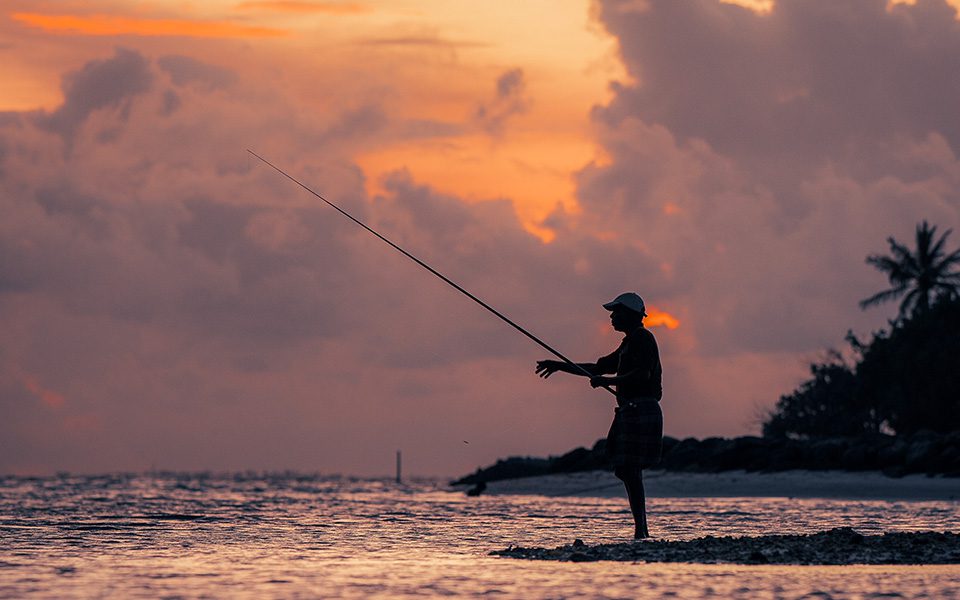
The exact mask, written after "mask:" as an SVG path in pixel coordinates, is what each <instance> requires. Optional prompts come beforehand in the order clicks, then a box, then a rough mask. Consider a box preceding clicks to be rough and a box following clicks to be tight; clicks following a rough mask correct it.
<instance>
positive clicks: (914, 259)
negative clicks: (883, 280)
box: [860, 221, 960, 319]
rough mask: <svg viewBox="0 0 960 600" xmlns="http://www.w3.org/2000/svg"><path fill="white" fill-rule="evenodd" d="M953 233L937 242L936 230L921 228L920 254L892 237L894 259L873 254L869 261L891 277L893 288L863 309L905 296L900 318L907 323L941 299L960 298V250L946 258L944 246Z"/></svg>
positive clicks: (866, 302) (872, 298) (925, 225)
mask: <svg viewBox="0 0 960 600" xmlns="http://www.w3.org/2000/svg"><path fill="white" fill-rule="evenodd" d="M951 231H952V230H950V229H948V230H947V231H946V233H944V234H943V235H942V236H940V239H939V240H937V241H936V242H934V241H933V239H934V236H935V235H936V233H937V228H936V226H933V227H931V226H930V225H929V224H928V223H927V222H926V221H923V222H922V223H920V224H919V225H917V251H916V253H913V252H911V251H910V249H909V248H907V247H906V246H904V245H903V244H901V243H899V242H898V241H897V240H895V239H893V238H892V237H890V238H887V242H888V243H889V244H890V255H889V256H884V255H881V254H873V255H871V256H868V257H867V264H870V265H873V266H874V267H876V268H877V269H878V270H880V271H882V272H884V273H886V274H887V278H888V279H889V280H890V283H891V284H892V286H893V287H891V288H890V289H888V290H884V291H882V292H879V293H877V294H874V295H873V296H870V297H869V298H867V299H865V300H861V301H860V308H863V309H865V308H867V307H868V306H873V305H875V304H880V303H881V302H886V301H888V300H894V299H896V298H899V297H900V296H903V301H902V302H901V303H900V318H901V319H904V318H906V317H908V316H912V315H915V314H918V313H921V312H923V311H926V310H927V309H929V308H930V306H931V305H932V304H933V302H934V301H935V300H936V299H939V298H949V299H957V298H960V271H954V270H953V266H954V265H958V264H960V249H958V250H955V251H953V252H951V253H950V254H948V255H944V250H943V245H944V243H945V242H946V240H947V236H948V235H950V232H951Z"/></svg>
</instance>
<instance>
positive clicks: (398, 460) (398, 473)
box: [397, 450, 400, 483]
mask: <svg viewBox="0 0 960 600" xmlns="http://www.w3.org/2000/svg"><path fill="white" fill-rule="evenodd" d="M397 483H400V451H399V450H397Z"/></svg>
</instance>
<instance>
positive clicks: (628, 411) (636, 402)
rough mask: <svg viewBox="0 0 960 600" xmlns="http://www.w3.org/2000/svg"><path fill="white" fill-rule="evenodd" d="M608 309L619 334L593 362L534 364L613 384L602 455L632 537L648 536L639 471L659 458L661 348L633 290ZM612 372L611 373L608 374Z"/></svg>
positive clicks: (545, 373)
mask: <svg viewBox="0 0 960 600" xmlns="http://www.w3.org/2000/svg"><path fill="white" fill-rule="evenodd" d="M603 307H604V308H605V309H607V310H609V311H610V324H611V325H612V326H613V328H614V330H616V331H619V332H621V333H624V334H625V335H624V338H623V341H622V342H620V346H619V347H618V348H617V349H616V350H614V351H613V352H612V353H610V354H608V355H606V356H603V357H601V358H599V359H597V362H595V363H579V364H577V365H573V364H569V363H565V362H561V361H557V360H541V361H538V362H537V369H536V372H537V374H538V375H540V377H543V378H547V377H550V376H551V375H553V374H554V373H556V372H557V371H563V372H564V373H570V374H572V375H583V376H586V375H588V374H589V375H590V385H592V386H593V387H595V388H596V387H603V386H615V387H616V393H617V407H616V408H615V409H614V417H613V424H612V425H611V426H610V432H609V433H608V434H607V446H606V452H607V456H608V457H609V459H610V460H611V462H612V463H613V465H614V474H615V475H616V476H617V478H618V479H620V480H621V481H623V484H624V486H625V487H626V489H627V498H628V499H629V502H630V511H631V512H632V513H633V522H634V524H635V528H634V534H633V537H634V538H635V539H643V538H648V537H650V531H649V530H648V529H647V509H646V496H645V494H644V491H643V469H647V468H650V467H652V466H654V465H655V464H657V463H658V462H660V454H661V450H662V446H663V413H662V412H661V410H660V398H661V397H662V396H663V388H662V384H661V381H662V374H663V369H662V368H661V366H660V352H659V350H658V349H657V340H656V339H655V338H654V337H653V334H652V333H650V331H649V330H648V329H646V328H644V326H643V318H644V317H645V316H646V315H647V311H646V307H645V306H644V304H643V299H641V298H640V296H638V295H637V294H635V293H633V292H626V293H623V294H620V295H619V296H617V297H616V298H614V299H613V300H611V301H610V302H608V303H606V304H604V305H603ZM610 375H612V376H610Z"/></svg>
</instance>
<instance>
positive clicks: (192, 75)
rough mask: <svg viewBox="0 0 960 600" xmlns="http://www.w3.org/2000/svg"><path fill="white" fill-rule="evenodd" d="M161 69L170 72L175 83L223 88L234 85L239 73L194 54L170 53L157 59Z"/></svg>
mask: <svg viewBox="0 0 960 600" xmlns="http://www.w3.org/2000/svg"><path fill="white" fill-rule="evenodd" d="M157 64H158V65H159V66H160V68H161V69H163V70H164V71H166V72H167V73H169V74H170V79H171V80H172V81H173V83H174V84H175V85H180V86H182V85H191V84H193V85H202V86H206V87H208V88H214V89H222V88H226V87H229V86H230V85H232V84H233V83H234V82H235V81H236V79H237V75H236V73H234V72H233V71H231V70H230V69H226V68H224V67H219V66H217V65H211V64H207V63H205V62H202V61H199V60H197V59H195V58H193V57H192V56H184V55H180V54H169V55H167V56H161V57H160V58H158V59H157Z"/></svg>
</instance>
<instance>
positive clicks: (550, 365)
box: [537, 360, 564, 379]
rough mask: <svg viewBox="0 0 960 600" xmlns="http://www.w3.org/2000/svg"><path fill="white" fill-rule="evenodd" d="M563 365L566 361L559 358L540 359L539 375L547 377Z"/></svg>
mask: <svg viewBox="0 0 960 600" xmlns="http://www.w3.org/2000/svg"><path fill="white" fill-rule="evenodd" d="M563 366H564V363H562V362H560V361H559V360H538V361H537V375H539V376H540V377H543V378H544V379H546V378H547V377H550V376H551V375H553V374H554V373H556V372H557V371H559V370H560V369H561V368H562V367H563Z"/></svg>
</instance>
